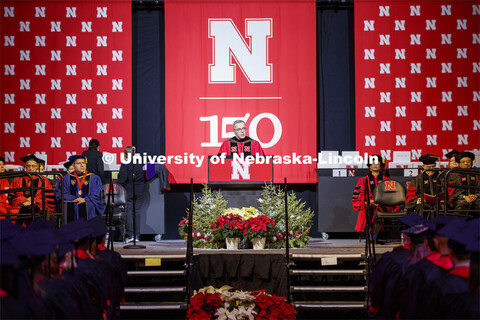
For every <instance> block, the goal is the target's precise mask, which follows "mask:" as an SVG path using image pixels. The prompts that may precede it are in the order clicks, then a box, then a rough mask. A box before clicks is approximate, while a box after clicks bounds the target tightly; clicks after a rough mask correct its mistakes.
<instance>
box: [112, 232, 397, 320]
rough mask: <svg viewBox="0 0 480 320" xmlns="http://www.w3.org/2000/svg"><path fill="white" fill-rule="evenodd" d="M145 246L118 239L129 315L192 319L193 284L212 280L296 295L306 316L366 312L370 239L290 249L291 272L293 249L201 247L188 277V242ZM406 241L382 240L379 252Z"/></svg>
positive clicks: (348, 315)
mask: <svg viewBox="0 0 480 320" xmlns="http://www.w3.org/2000/svg"><path fill="white" fill-rule="evenodd" d="M138 244H141V245H144V246H145V247H146V248H144V249H125V248H124V246H125V244H123V243H121V242H114V250H116V251H117V252H119V253H120V254H121V255H122V257H123V258H124V259H125V261H126V263H127V266H128V269H129V271H128V282H127V287H126V302H125V304H124V305H123V306H122V307H121V318H122V319H137V318H138V317H139V316H141V317H142V318H146V319H182V318H185V315H186V309H187V304H186V301H187V300H188V297H189V296H190V295H191V294H192V292H193V290H198V289H200V288H203V287H205V286H210V285H211V286H213V287H215V288H220V287H221V286H223V285H229V286H231V287H233V288H235V290H243V291H253V290H259V289H264V290H265V291H266V292H267V293H270V294H276V295H278V296H282V297H291V299H292V300H291V303H292V304H293V306H294V307H295V308H296V310H297V312H298V315H297V316H298V319H319V318H344V319H347V318H348V319H361V318H364V317H365V316H366V310H367V302H366V301H367V298H366V295H367V291H368V290H367V282H366V264H365V255H364V252H365V240H362V241H359V240H358V239H329V240H323V239H312V240H311V241H310V243H309V245H308V247H307V248H291V249H290V270H289V269H288V268H287V264H286V256H285V249H264V250H253V249H239V250H227V249H195V248H194V249H193V257H192V264H191V268H190V269H189V273H188V277H187V272H186V271H187V269H186V265H185V261H186V249H187V246H186V244H185V241H184V240H162V241H160V242H155V241H140V242H139V243H138ZM399 244H400V243H399V242H391V243H387V244H378V245H377V246H376V254H377V258H378V257H379V256H381V255H382V254H383V253H385V252H388V251H391V250H392V249H393V247H394V246H397V245H399ZM155 261H156V264H155ZM152 262H153V264H151V263H152ZM149 263H150V264H149ZM289 275H290V277H289ZM187 278H188V280H187ZM187 282H188V285H189V286H188V287H187ZM139 312H140V313H139ZM165 312H170V313H168V314H167V313H165Z"/></svg>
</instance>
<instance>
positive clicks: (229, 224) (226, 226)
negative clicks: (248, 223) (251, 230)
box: [210, 213, 245, 239]
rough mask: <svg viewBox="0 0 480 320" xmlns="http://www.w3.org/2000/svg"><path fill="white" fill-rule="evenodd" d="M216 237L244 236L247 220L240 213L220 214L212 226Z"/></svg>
mask: <svg viewBox="0 0 480 320" xmlns="http://www.w3.org/2000/svg"><path fill="white" fill-rule="evenodd" d="M210 227H211V228H212V229H213V233H214V234H215V238H216V239H226V238H240V237H242V236H243V234H244V233H243V232H244V229H245V221H244V220H243V219H242V217H241V216H239V215H238V214H233V213H230V214H227V215H224V216H220V217H218V218H217V220H216V221H215V222H214V223H212V225H211V226H210Z"/></svg>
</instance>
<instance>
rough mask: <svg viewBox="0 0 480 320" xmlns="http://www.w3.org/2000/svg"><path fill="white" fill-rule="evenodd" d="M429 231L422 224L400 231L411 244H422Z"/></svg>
mask: <svg viewBox="0 0 480 320" xmlns="http://www.w3.org/2000/svg"><path fill="white" fill-rule="evenodd" d="M428 232H429V229H428V228H427V227H426V226H425V225H424V224H418V225H415V226H413V227H410V228H408V229H405V230H402V233H405V234H406V235H407V236H408V237H409V238H410V241H411V242H412V243H422V242H423V240H425V239H426V238H427V236H428Z"/></svg>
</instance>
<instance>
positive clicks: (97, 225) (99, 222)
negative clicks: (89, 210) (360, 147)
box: [88, 216, 108, 238]
mask: <svg viewBox="0 0 480 320" xmlns="http://www.w3.org/2000/svg"><path fill="white" fill-rule="evenodd" d="M88 224H89V225H90V227H92V229H93V233H92V237H94V238H97V237H100V236H104V235H106V234H107V232H108V229H107V226H106V225H105V221H104V220H103V217H102V216H96V217H95V218H92V219H89V220H88Z"/></svg>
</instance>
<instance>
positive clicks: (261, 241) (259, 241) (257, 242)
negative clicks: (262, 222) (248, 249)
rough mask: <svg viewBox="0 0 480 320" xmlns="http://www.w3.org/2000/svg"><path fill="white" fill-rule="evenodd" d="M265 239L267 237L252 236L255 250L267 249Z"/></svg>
mask: <svg viewBox="0 0 480 320" xmlns="http://www.w3.org/2000/svg"><path fill="white" fill-rule="evenodd" d="M265 240H267V238H265V237H263V238H252V244H253V250H263V249H265Z"/></svg>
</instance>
